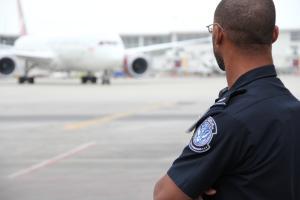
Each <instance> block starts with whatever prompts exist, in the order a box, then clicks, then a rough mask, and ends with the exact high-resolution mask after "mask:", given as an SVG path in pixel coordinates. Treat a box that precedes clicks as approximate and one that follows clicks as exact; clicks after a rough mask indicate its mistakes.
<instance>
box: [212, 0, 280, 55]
mask: <svg viewBox="0 0 300 200" xmlns="http://www.w3.org/2000/svg"><path fill="white" fill-rule="evenodd" d="M214 20H215V23H219V24H220V26H222V28H223V29H224V31H225V32H226V34H227V36H228V38H229V40H230V41H231V42H232V43H233V44H235V45H236V46H237V47H240V48H246V49H248V48H252V47H253V48H255V49H257V48H259V47H260V46H262V45H263V46H266V45H268V46H269V45H271V44H272V42H273V41H272V40H273V37H272V36H273V31H274V28H275V21H276V11H275V5H274V2H273V0H222V1H221V2H220V4H219V5H218V7H217V9H216V11H215V19H214Z"/></svg>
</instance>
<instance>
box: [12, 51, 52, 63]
mask: <svg viewBox="0 0 300 200" xmlns="http://www.w3.org/2000/svg"><path fill="white" fill-rule="evenodd" d="M14 55H15V56H16V57H18V58H21V59H24V60H28V61H31V62H35V63H50V62H52V61H53V60H54V59H55V55H54V54H53V52H51V51H26V50H15V51H14Z"/></svg>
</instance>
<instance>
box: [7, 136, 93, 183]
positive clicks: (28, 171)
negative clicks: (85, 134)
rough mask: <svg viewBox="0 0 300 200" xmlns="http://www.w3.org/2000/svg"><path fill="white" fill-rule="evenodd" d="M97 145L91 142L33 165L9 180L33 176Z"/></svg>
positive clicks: (13, 175) (12, 175)
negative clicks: (38, 171)
mask: <svg viewBox="0 0 300 200" xmlns="http://www.w3.org/2000/svg"><path fill="white" fill-rule="evenodd" d="M95 145H96V143H95V142H90V143H87V144H83V145H81V146H79V147H76V148H74V149H72V150H70V151H68V152H66V153H62V154H60V155H57V156H55V157H53V158H51V159H48V160H45V161H43V162H40V163H38V164H36V165H32V166H31V167H28V168H26V169H23V170H20V171H18V172H16V173H13V174H11V175H9V176H8V178H9V179H16V178H18V177H21V176H24V175H28V174H31V173H33V172H35V171H37V170H40V169H42V168H45V167H49V166H50V165H53V164H56V163H58V162H60V161H62V160H64V159H66V158H69V157H71V156H73V155H75V154H78V153H79V152H81V151H84V150H86V149H88V148H90V147H92V146H95Z"/></svg>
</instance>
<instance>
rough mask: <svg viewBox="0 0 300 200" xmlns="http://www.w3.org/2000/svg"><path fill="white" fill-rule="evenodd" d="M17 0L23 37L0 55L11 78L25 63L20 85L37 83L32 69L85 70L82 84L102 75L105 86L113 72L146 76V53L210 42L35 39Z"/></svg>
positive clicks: (1, 70) (0, 69)
mask: <svg viewBox="0 0 300 200" xmlns="http://www.w3.org/2000/svg"><path fill="white" fill-rule="evenodd" d="M17 1H18V9H19V17H20V23H21V24H20V25H21V37H19V38H18V39H17V40H16V42H15V44H14V46H13V47H10V48H7V49H6V50H5V51H4V52H5V53H0V73H1V74H4V75H9V74H11V73H13V72H14V71H15V70H16V68H17V67H18V66H19V65H20V63H21V61H22V63H24V74H23V75H22V76H19V77H18V81H19V83H20V84H23V83H26V82H28V83H31V84H32V83H34V77H33V76H30V75H29V72H30V70H31V69H32V68H41V69H47V70H50V71H83V72H86V75H85V76H82V77H81V82H82V83H86V82H91V83H96V82H97V77H96V76H95V73H96V72H100V71H102V72H103V76H102V84H109V83H110V76H111V72H112V71H115V70H120V69H124V71H125V72H126V73H128V74H129V75H130V76H133V77H138V76H142V75H144V74H145V73H146V72H147V71H148V70H149V67H150V64H149V60H148V58H147V56H146V55H145V53H147V52H151V51H157V50H163V49H169V48H174V47H177V46H184V45H190V44H197V43H206V42H210V39H209V38H200V39H194V40H187V41H180V42H171V43H164V44H157V45H151V46H145V47H137V48H130V49H125V48H124V44H123V41H122V40H121V37H120V36H119V35H118V34H101V35H97V36H82V35H80V36H75V35H74V36H67V37H61V36H60V37H54V36H50V37H47V36H34V35H28V34H27V31H26V26H25V20H24V15H23V11H22V7H21V2H20V0H17Z"/></svg>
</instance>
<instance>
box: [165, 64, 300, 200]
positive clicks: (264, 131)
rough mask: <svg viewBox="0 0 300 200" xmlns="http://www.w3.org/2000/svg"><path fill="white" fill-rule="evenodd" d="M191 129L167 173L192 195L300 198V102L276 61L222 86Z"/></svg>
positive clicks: (234, 199)
mask: <svg viewBox="0 0 300 200" xmlns="http://www.w3.org/2000/svg"><path fill="white" fill-rule="evenodd" d="M299 87H300V86H299ZM192 130H193V131H194V135H193V137H192V139H191V141H190V144H189V145H188V146H186V147H185V149H184V150H183V152H182V154H181V155H180V157H179V158H178V159H176V160H175V161H174V163H173V165H172V166H171V168H170V169H169V170H168V173H167V174H168V175H169V176H170V178H171V179H172V180H173V181H174V182H175V184H176V185H177V186H178V187H179V188H180V189H181V190H182V191H183V192H184V193H185V194H187V195H188V196H189V197H191V198H193V199H195V198H197V197H199V195H202V193H203V192H204V191H205V190H207V189H209V188H214V189H216V190H217V193H216V195H214V196H211V197H204V199H215V200H300V103H299V101H298V100H297V99H296V98H295V97H294V96H293V95H292V94H291V93H290V92H289V90H288V89H287V88H286V87H285V86H284V85H283V83H282V82H281V81H280V80H279V79H278V78H277V75H276V71H275V67H274V66H273V65H271V66H263V67H259V68H256V69H254V70H252V71H250V72H247V73H246V74H244V75H242V76H241V77H240V78H239V79H238V80H237V81H236V82H235V84H234V85H233V86H232V88H230V90H223V91H222V92H221V94H220V96H219V98H218V99H217V100H216V102H215V104H214V105H213V106H212V107H211V108H210V109H209V111H208V112H207V113H206V114H205V115H204V116H203V117H202V118H201V119H200V120H199V121H197V123H196V124H195V125H194V126H193V127H192V128H191V129H190V131H192Z"/></svg>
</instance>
